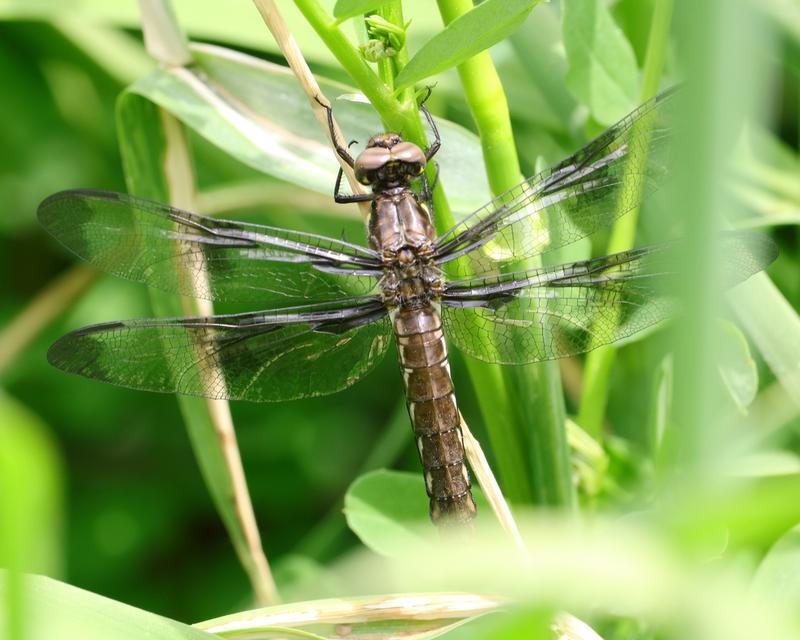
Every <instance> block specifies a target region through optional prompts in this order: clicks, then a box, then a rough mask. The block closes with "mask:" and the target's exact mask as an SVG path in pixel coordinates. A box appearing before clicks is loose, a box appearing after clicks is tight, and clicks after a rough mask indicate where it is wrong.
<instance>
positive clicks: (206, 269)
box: [38, 90, 777, 525]
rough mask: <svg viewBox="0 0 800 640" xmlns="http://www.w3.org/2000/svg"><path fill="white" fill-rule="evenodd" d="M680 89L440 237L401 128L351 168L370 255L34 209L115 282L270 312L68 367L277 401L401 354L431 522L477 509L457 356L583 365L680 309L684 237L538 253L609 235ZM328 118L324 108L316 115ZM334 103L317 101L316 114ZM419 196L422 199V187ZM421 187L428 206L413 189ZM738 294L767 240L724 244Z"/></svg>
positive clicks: (56, 208) (339, 244) (110, 213)
mask: <svg viewBox="0 0 800 640" xmlns="http://www.w3.org/2000/svg"><path fill="white" fill-rule="evenodd" d="M674 96H675V91H674V90H671V91H667V92H665V93H662V94H659V95H658V96H656V97H654V98H653V99H651V100H649V101H648V102H646V103H644V104H642V105H641V106H639V107H638V108H637V109H635V110H634V111H633V112H632V113H630V114H629V115H627V116H626V117H624V118H623V119H622V120H620V121H619V122H618V123H617V124H615V125H613V126H612V127H610V128H609V129H608V130H606V131H605V132H603V133H602V134H600V135H599V136H598V137H597V138H595V139H594V140H592V141H591V142H589V143H588V144H587V145H586V146H584V147H583V148H581V149H580V150H578V151H577V152H575V153H573V154H572V155H570V156H569V157H567V158H565V159H564V160H562V161H561V162H558V163H557V164H555V165H553V166H551V167H549V168H547V169H545V170H544V171H541V172H540V173H538V174H537V175H535V176H533V177H531V178H528V179H526V180H524V181H522V182H521V183H520V184H519V185H517V186H516V187H514V188H513V189H510V190H509V191H507V192H506V193H503V194H501V195H499V196H497V197H495V198H494V199H492V200H491V201H490V202H488V203H487V204H485V205H484V206H482V207H481V208H479V209H477V210H476V211H474V212H473V213H471V214H470V215H468V216H466V217H464V218H463V219H462V220H461V221H460V222H458V223H457V224H456V225H455V226H453V227H452V228H451V229H449V230H448V231H445V232H444V233H442V234H441V235H438V234H437V232H436V230H435V227H434V222H433V216H432V208H433V207H432V200H431V198H430V192H431V190H430V188H428V183H427V180H426V179H425V171H426V167H427V166H428V165H429V163H432V162H434V161H433V158H434V156H435V155H436V152H437V151H438V150H439V148H440V145H441V138H440V136H439V132H438V130H437V127H436V123H435V121H434V119H433V118H432V117H431V115H430V113H429V112H428V110H427V109H426V108H425V106H424V100H423V101H422V104H421V105H420V107H421V111H422V113H423V114H424V116H425V118H426V119H427V122H428V125H429V127H430V130H431V132H432V135H433V142H432V143H431V144H430V146H428V147H427V148H426V149H422V148H421V147H419V146H417V145H415V144H413V143H411V142H409V141H407V140H404V139H403V138H402V137H401V136H399V135H397V134H394V133H382V134H379V135H376V136H373V137H372V138H370V140H369V142H368V143H367V145H366V147H365V149H364V150H363V151H362V152H361V153H360V154H358V156H357V157H356V158H353V157H352V156H351V155H350V153H349V150H348V149H349V148H348V147H344V146H343V145H342V144H340V142H339V141H338V140H337V138H336V134H335V132H334V128H333V116H332V111H331V109H330V107H329V106H328V107H326V109H327V115H328V124H329V128H330V134H331V139H332V140H333V141H334V145H335V148H336V151H337V153H338V154H339V156H340V157H341V158H342V160H343V161H344V162H345V163H347V164H348V165H349V166H350V167H352V168H353V169H354V172H355V177H356V179H357V180H358V182H359V183H361V184H363V185H365V186H366V187H369V188H370V189H369V191H368V192H366V193H361V194H343V193H341V192H340V186H341V178H342V171H341V169H340V171H339V175H338V177H337V180H336V184H335V187H334V198H335V200H336V202H341V203H346V202H358V201H367V202H370V203H371V212H370V215H369V221H368V224H367V242H366V245H363V244H357V243H350V242H347V241H345V240H344V239H342V240H337V239H334V238H330V237H325V236H321V235H315V234H312V233H304V232H300V231H292V230H288V229H284V228H278V227H271V226H263V225H259V224H252V223H247V222H238V221H233V220H223V219H219V218H215V217H208V216H203V215H198V214H196V213H192V212H189V211H184V210H181V209H178V208H175V207H171V206H168V205H166V204H161V203H158V202H154V201H150V200H146V199H143V198H139V197H134V196H132V195H126V194H121V193H113V192H104V191H95V190H68V191H63V192H60V193H57V194H55V195H52V196H50V197H49V198H47V199H46V200H45V201H44V202H43V203H42V204H41V205H40V207H39V210H38V215H39V219H40V221H41V223H42V225H43V226H44V227H45V229H47V231H48V232H49V233H50V234H52V235H53V236H54V237H55V238H56V239H57V240H59V241H60V242H61V243H62V244H63V245H65V246H66V247H67V248H68V249H70V250H71V251H72V252H74V253H75V254H77V255H78V256H79V257H81V258H83V259H84V260H87V261H88V262H90V263H91V264H93V265H95V266H96V267H99V268H100V269H102V270H104V271H106V272H109V273H112V274H114V275H116V276H119V277H122V278H125V279H128V280H132V281H135V282H140V283H144V284H147V285H149V286H150V287H153V288H155V289H159V290H163V291H167V292H174V293H178V294H182V295H186V296H191V297H194V298H201V299H208V300H216V301H231V302H238V303H248V304H252V305H254V306H256V307H257V308H259V309H260V310H258V311H252V312H247V313H236V314H227V315H210V316H207V317H187V318H150V319H139V320H126V321H119V322H109V323H105V324H97V325H93V326H89V327H85V328H81V329H77V330H75V331H72V332H71V333H68V334H66V335H65V336H63V337H62V338H60V339H59V340H58V341H56V342H55V343H54V344H53V345H52V347H51V348H50V350H49V351H48V360H49V361H50V363H52V364H53V365H55V366H56V367H57V368H59V369H62V370H64V371H66V372H69V373H73V374H78V375H81V376H85V377H87V378H92V379H95V380H101V381H103V382H108V383H112V384H116V385H120V386H123V387H129V388H133V389H140V390H147V391H157V392H170V393H179V394H189V395H196V396H204V397H207V398H218V399H230V400H250V401H255V402H278V401H286V400H292V399H298V398H308V397H312V396H321V395H325V394H331V393H334V392H338V391H340V390H343V389H345V388H347V387H350V386H351V385H353V384H355V383H356V382H357V381H359V380H360V379H362V378H363V377H364V376H366V375H367V374H368V373H369V372H370V371H371V370H373V369H374V368H375V367H376V365H377V364H378V363H379V362H380V361H381V359H382V358H383V356H384V355H385V354H386V352H387V350H389V348H390V345H391V343H392V342H394V343H395V344H396V347H397V356H398V361H399V364H400V371H401V374H402V380H403V384H404V389H405V397H406V404H407V407H408V413H409V416H410V421H411V424H412V427H413V432H414V437H415V441H416V446H417V449H418V451H419V457H420V461H421V464H422V468H423V472H424V478H425V487H426V492H427V494H428V497H429V503H430V516H431V519H432V520H433V521H434V522H435V523H437V524H440V525H460V524H464V523H467V522H469V521H470V520H471V519H472V518H473V517H474V516H475V513H476V507H475V502H474V499H473V496H472V492H471V479H470V474H469V471H468V468H467V465H466V462H465V453H464V441H463V434H462V430H461V418H460V413H459V410H458V403H457V401H456V396H455V391H454V386H453V380H452V377H451V374H450V366H449V360H448V343H451V344H453V345H455V346H456V347H457V348H458V349H460V350H461V351H462V352H464V353H466V354H468V355H469V356H472V357H475V358H477V359H479V360H483V361H486V362H492V363H502V364H526V363H533V362H540V361H544V360H551V359H556V358H562V357H566V356H574V355H577V354H581V353H584V352H587V351H589V350H591V349H593V348H595V347H598V346H600V345H604V344H608V343H612V342H615V341H618V340H621V339H623V338H626V337H628V336H631V335H633V334H635V333H637V332H639V331H642V330H643V329H646V328H648V327H651V326H653V325H656V324H658V323H660V322H662V321H664V320H666V319H667V318H668V317H670V316H671V315H672V314H673V312H674V311H675V307H676V301H675V299H674V295H673V294H671V293H670V288H669V286H666V287H665V286H664V285H665V284H666V283H669V282H670V281H671V280H675V279H676V278H677V277H678V275H677V274H678V270H677V269H676V260H677V259H678V258H677V255H678V253H677V249H676V244H675V243H674V242H667V243H662V244H657V245H652V246H646V247H639V248H635V249H631V250H628V251H623V252H621V253H616V254H613V255H605V256H602V257H596V258H591V259H587V260H580V261H577V262H569V263H565V264H555V265H548V266H543V263H542V262H541V256H542V255H546V254H547V252H548V251H552V250H555V249H558V248H560V247H564V246H566V245H569V244H571V243H573V242H575V241H577V240H579V239H581V238H584V237H587V236H590V235H591V234H593V233H594V232H596V231H598V230H600V229H601V228H603V227H605V226H607V225H609V224H610V223H612V222H613V221H614V220H616V219H617V218H618V217H620V216H622V215H624V214H625V213H627V212H629V211H631V210H632V209H634V208H635V207H637V206H638V205H639V203H640V202H641V201H642V200H643V199H644V198H646V197H647V196H649V195H650V194H652V193H653V192H654V191H655V190H656V189H657V188H658V187H659V186H660V185H662V184H663V182H664V180H665V178H666V176H667V174H668V168H669V161H670V148H671V144H670V143H671V140H672V138H673V133H672V131H673V128H672V126H671V124H670V122H671V119H672V112H673V111H674V102H675V98H674ZM321 104H322V103H321ZM323 106H324V105H323ZM420 181H422V183H423V184H422V189H420V187H419V185H420ZM420 191H421V193H420ZM720 242H721V243H722V247H721V249H722V251H721V253H722V255H724V256H725V264H724V269H723V271H724V275H725V278H726V281H727V284H729V285H731V286H732V285H734V284H736V283H738V282H742V281H744V280H746V279H747V278H749V277H750V276H752V275H753V274H755V273H757V272H758V271H760V270H762V269H764V268H765V267H766V266H767V265H768V264H770V263H771V262H772V261H773V260H774V259H775V257H776V255H777V250H776V248H775V246H774V244H773V243H772V241H771V240H769V239H768V238H767V237H765V236H762V235H758V234H754V233H752V232H729V233H726V234H725V235H723V236H722V237H721V238H720Z"/></svg>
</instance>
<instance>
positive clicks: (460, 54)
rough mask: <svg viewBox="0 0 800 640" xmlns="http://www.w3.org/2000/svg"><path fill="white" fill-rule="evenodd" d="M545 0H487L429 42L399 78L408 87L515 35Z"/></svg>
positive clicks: (397, 83) (401, 85) (400, 84)
mask: <svg viewBox="0 0 800 640" xmlns="http://www.w3.org/2000/svg"><path fill="white" fill-rule="evenodd" d="M539 2H541V0H486V2H482V3H481V4H479V5H478V6H476V7H475V8H474V9H471V10H470V11H468V12H467V13H465V14H464V15H462V16H460V17H458V18H456V19H455V20H453V21H452V22H451V23H450V24H449V25H447V27H445V28H444V30H442V31H441V32H440V33H438V34H436V35H435V36H434V37H433V38H431V39H430V40H429V41H428V42H426V43H425V44H424V45H423V46H422V47H421V48H420V50H419V51H417V53H416V54H415V55H414V57H413V58H411V60H409V62H408V64H407V65H406V66H405V67H404V68H403V70H402V71H401V72H400V73H399V74H398V75H397V78H396V79H395V87H396V88H397V89H404V88H406V87H409V86H411V85H412V84H414V83H416V82H419V81H420V80H422V79H424V78H429V77H430V76H432V75H435V74H437V73H440V72H442V71H445V70H447V69H451V68H452V67H455V66H457V65H459V64H461V63H462V62H464V60H466V59H467V58H471V57H472V56H474V55H475V54H477V53H480V52H481V51H483V50H484V49H488V48H489V47H491V46H492V45H494V44H497V43H498V42H500V41H501V40H503V39H505V38H507V37H508V36H509V35H511V34H512V33H513V32H514V31H515V30H516V28H517V27H518V26H519V25H520V24H521V23H522V21H523V20H525V18H526V17H527V16H528V14H529V13H530V12H531V9H533V7H534V6H536V5H537V4H538V3H539Z"/></svg>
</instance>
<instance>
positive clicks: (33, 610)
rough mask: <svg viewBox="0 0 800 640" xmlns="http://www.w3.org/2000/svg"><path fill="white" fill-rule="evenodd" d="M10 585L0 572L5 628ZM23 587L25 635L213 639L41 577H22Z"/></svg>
mask: <svg viewBox="0 0 800 640" xmlns="http://www.w3.org/2000/svg"><path fill="white" fill-rule="evenodd" d="M9 586H10V585H9V575H8V574H6V573H4V572H0V628H4V627H5V619H7V618H6V616H7V613H6V611H4V610H3V608H2V602H3V600H4V597H5V595H6V594H7V590H8V588H9ZM22 590H23V591H22V597H23V598H24V600H23V601H24V611H25V618H24V620H23V622H24V624H25V631H26V634H25V638H26V639H27V640H52V639H53V638H64V639H69V638H80V639H81V640H141V639H142V638H149V639H150V640H212V639H213V638H216V637H217V636H212V635H210V634H208V633H205V632H203V631H200V630H198V629H195V628H193V627H190V626H188V625H185V624H183V623H181V622H176V621H174V620H169V619H168V618H164V617H162V616H157V615H155V614H154V613H148V612H147V611H142V610H141V609H137V608H135V607H130V606H128V605H126V604H123V603H121V602H116V601H114V600H110V599H109V598H104V597H103V596H99V595H97V594H94V593H90V592H89V591H84V590H83V589H78V588H77V587H73V586H71V585H68V584H65V583H63V582H58V581H57V580H52V579H50V578H45V577H43V576H33V575H26V576H24V577H23V581H22Z"/></svg>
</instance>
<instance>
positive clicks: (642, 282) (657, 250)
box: [442, 232, 777, 364]
mask: <svg viewBox="0 0 800 640" xmlns="http://www.w3.org/2000/svg"><path fill="white" fill-rule="evenodd" d="M721 242H722V246H721V249H722V251H721V255H722V256H723V260H724V262H723V270H722V271H723V273H722V275H723V278H724V283H725V284H726V285H727V286H733V285H734V284H737V283H739V282H742V281H744V280H746V279H747V278H749V277H750V276H752V275H753V274H755V273H757V272H758V271H760V270H762V269H764V268H765V267H766V266H767V265H768V264H770V263H771V262H772V261H773V260H774V259H775V257H776V255H777V250H776V247H775V245H774V243H773V242H772V241H771V240H770V239H769V238H767V237H766V236H762V235H759V234H753V233H744V232H737V233H728V234H724V235H723V237H722V240H721ZM680 255H681V250H680V246H679V245H678V243H668V244H663V245H656V246H652V247H644V248H641V249H633V250H631V251H624V252H622V253H617V254H614V255H610V256H603V257H601V258H594V259H592V260H585V261H581V262H574V263H570V264H563V265H556V266H552V267H544V268H540V269H530V270H526V271H519V272H516V273H508V274H503V275H500V276H496V277H490V278H475V279H472V280H465V281H461V282H453V283H450V284H449V286H448V288H447V290H446V292H445V295H444V297H443V298H442V319H443V322H444V326H445V332H446V335H447V336H448V337H449V338H450V339H451V340H452V341H453V342H454V343H455V344H456V345H457V346H458V347H459V348H460V349H461V350H462V351H464V352H465V353H468V354H469V355H471V356H474V357H475V358H478V359H480V360H484V361H486V362H497V363H505V364H522V363H528V362H539V361H542V360H551V359H555V358H562V357H565V356H571V355H576V354H579V353H584V352H586V351H590V350H591V349H594V348H596V347H599V346H601V345H604V344H609V343H611V342H616V341H617V340H621V339H623V338H627V337H629V336H632V335H633V334H635V333H638V332H639V331H642V330H643V329H647V328H648V327H652V326H654V325H656V324H658V323H659V322H661V321H663V320H666V319H667V318H669V317H670V316H671V315H672V314H673V312H674V311H675V310H676V306H677V303H676V297H675V295H674V288H675V285H676V276H677V275H678V273H679V270H678V269H677V268H676V266H677V264H676V260H678V259H680Z"/></svg>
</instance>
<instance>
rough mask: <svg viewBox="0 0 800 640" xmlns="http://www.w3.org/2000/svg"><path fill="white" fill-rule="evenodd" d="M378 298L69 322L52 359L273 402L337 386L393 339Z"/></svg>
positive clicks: (175, 387)
mask: <svg viewBox="0 0 800 640" xmlns="http://www.w3.org/2000/svg"><path fill="white" fill-rule="evenodd" d="M390 338H391V323H390V322H389V320H388V317H387V315H386V310H385V308H384V307H383V305H382V304H381V303H380V301H378V300H376V299H375V298H372V297H369V298H363V299H358V300H341V301H336V302H333V303H328V304H322V305H308V306H305V307H294V308H287V309H277V310H271V311H259V312H254V313H244V314H236V315H220V316H210V317H205V318H174V319H172V318H170V319H159V318H154V319H147V320H130V321H125V322H111V323H107V324H100V325H94V326H91V327H86V328H83V329H79V330H77V331H73V332H72V333H69V334H67V335H65V336H64V337H62V338H61V339H59V340H58V341H57V342H56V343H55V344H53V346H52V347H51V348H50V350H49V351H48V354H47V357H48V360H49V361H50V363H51V364H53V365H54V366H56V367H58V368H59V369H62V370H63V371H66V372H68V373H75V374H78V375H81V376H84V377H87V378H94V379H96V380H102V381H103V382H109V383H112V384H116V385H119V386H123V387H129V388H133V389H142V390H146V391H161V392H167V393H182V394H187V395H197V396H205V397H207V398H228V399H235V400H251V401H255V402H277V401H281V400H293V399H296V398H308V397H312V396H319V395H325V394H329V393H334V392H336V391H340V390H342V389H344V388H346V387H349V386H350V385H352V384H354V383H355V382H356V381H357V380H359V379H360V378H361V377H363V376H364V375H366V374H367V373H368V372H369V371H370V370H371V369H372V368H373V367H374V366H375V365H376V364H377V363H378V362H379V361H380V360H381V358H382V357H383V355H384V353H385V352H386V348H387V347H388V345H389V343H390V342H391V340H390Z"/></svg>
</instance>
